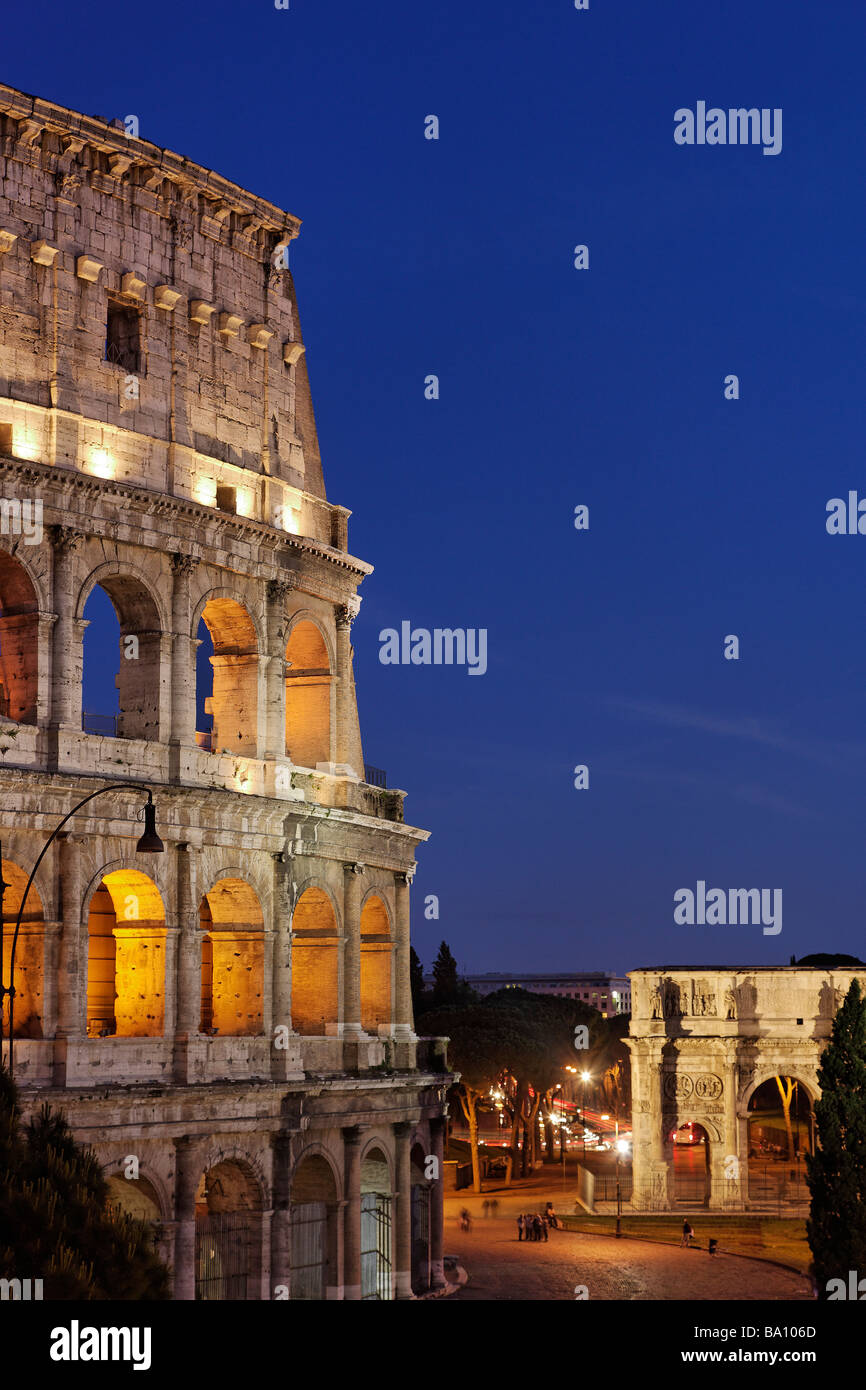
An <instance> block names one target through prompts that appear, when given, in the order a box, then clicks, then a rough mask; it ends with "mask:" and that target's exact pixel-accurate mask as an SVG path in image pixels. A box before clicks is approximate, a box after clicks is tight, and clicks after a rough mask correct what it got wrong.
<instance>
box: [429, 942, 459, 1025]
mask: <svg viewBox="0 0 866 1390" xmlns="http://www.w3.org/2000/svg"><path fill="white" fill-rule="evenodd" d="M458 994H459V980H458V978H457V962H456V960H455V959H454V957H453V956H452V954H451V951H450V949H449V947H448V942H447V941H443V942H442V943H441V945H440V947H439V954H438V956H437V957H436V959H435V960H434V962H433V1000H432V1003H433V1006H434V1008H437V1009H442V1008H445V1007H446V1006H448V1005H450V1004H455V1003H456V1002H457V997H458Z"/></svg>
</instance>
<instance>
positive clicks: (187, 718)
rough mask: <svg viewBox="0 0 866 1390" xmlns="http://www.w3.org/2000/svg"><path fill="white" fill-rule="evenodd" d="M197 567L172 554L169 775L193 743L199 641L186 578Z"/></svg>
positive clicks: (175, 771)
mask: <svg viewBox="0 0 866 1390" xmlns="http://www.w3.org/2000/svg"><path fill="white" fill-rule="evenodd" d="M195 567H196V561H195V560H194V559H193V557H192V556H191V555H181V554H176V555H172V557H171V576H172V589H171V627H172V647H171V743H172V744H173V745H174V749H175V751H174V753H173V758H174V760H175V762H176V764H177V765H176V766H174V767H173V768H172V776H173V777H174V778H175V779H176V778H177V777H178V776H179V773H180V767H179V763H180V757H179V750H180V749H181V748H193V747H195V669H196V651H197V649H198V643H197V641H196V640H195V637H194V636H192V635H191V633H190V623H191V621H192V615H191V613H190V600H189V580H190V575H191V574H192V572H193V570H194V569H195Z"/></svg>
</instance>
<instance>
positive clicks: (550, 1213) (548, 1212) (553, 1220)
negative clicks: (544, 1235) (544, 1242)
mask: <svg viewBox="0 0 866 1390" xmlns="http://www.w3.org/2000/svg"><path fill="white" fill-rule="evenodd" d="M544 1214H545V1216H546V1217H547V1219H548V1221H549V1222H550V1224H551V1226H553V1227H554V1228H557V1227H558V1226H559V1217H558V1216H557V1214H556V1212H555V1211H554V1209H553V1203H552V1202H548V1204H547V1206H546V1207H545V1209H544Z"/></svg>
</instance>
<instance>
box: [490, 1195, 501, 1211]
mask: <svg viewBox="0 0 866 1390" xmlns="http://www.w3.org/2000/svg"><path fill="white" fill-rule="evenodd" d="M490 1215H491V1216H498V1215H499V1198H498V1197H493V1198H491V1201H490Z"/></svg>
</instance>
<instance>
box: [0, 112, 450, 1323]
mask: <svg viewBox="0 0 866 1390" xmlns="http://www.w3.org/2000/svg"><path fill="white" fill-rule="evenodd" d="M0 139H2V184H0V459H2V463H0V468H2V499H3V500H2V535H0V716H2V717H0V785H2V792H3V796H2V814H0V827H2V829H0V834H2V848H3V860H2V864H3V877H4V880H5V883H6V893H5V905H4V923H5V948H6V949H5V966H4V968H5V970H6V971H7V972H8V968H9V949H10V945H11V937H12V930H13V927H14V924H15V922H16V919H17V918H18V916H19V908H20V906H21V903H22V897H23V894H24V891H25V886H26V883H27V880H28V877H29V876H30V874H31V872H32V871H33V870H34V867H35V866H36V865H37V859H38V857H39V855H40V853H41V851H42V849H43V847H44V846H45V845H46V842H47V841H48V839H49V836H51V835H52V832H54V831H55V830H56V829H57V827H58V826H59V825H60V822H61V821H62V820H63V818H64V817H66V816H67V815H68V814H69V813H70V812H71V811H72V809H73V808H74V807H75V806H76V805H77V804H78V803H79V802H81V801H82V800H83V799H84V798H85V797H87V796H89V795H90V793H92V792H95V791H97V790H98V789H99V788H101V787H103V786H106V787H110V786H115V784H117V785H116V786H115V789H114V790H110V791H106V792H105V794H104V795H97V796H95V797H94V798H93V800H91V801H89V802H88V803H87V805H86V806H84V807H82V809H81V810H80V811H78V812H77V813H76V814H74V815H73V816H72V817H71V818H70V819H69V820H68V821H67V822H66V824H65V826H64V827H63V829H62V830H61V832H60V833H59V834H58V835H57V836H56V837H55V838H54V839H53V840H52V841H51V844H50V846H49V848H48V850H47V853H46V854H45V857H44V858H43V859H42V860H41V863H39V865H38V867H37V868H36V872H35V876H34V878H33V884H32V888H31V890H30V893H29V895H28V896H27V900H26V903H25V904H24V911H23V913H22V914H20V915H21V924H20V932H19V936H18V942H17V957H16V963H15V980H14V983H15V987H16V994H15V997H14V1034H15V1041H14V1068H15V1078H16V1081H17V1082H18V1084H19V1086H20V1087H21V1088H22V1097H23V1102H24V1106H25V1109H26V1110H30V1109H32V1108H33V1107H35V1106H37V1105H39V1104H41V1103H42V1102H43V1101H48V1102H50V1103H51V1104H52V1105H55V1106H58V1107H60V1108H62V1109H63V1110H64V1111H65V1113H66V1115H67V1116H68V1118H69V1120H70V1123H71V1124H72V1126H73V1129H74V1131H75V1133H76V1135H77V1136H78V1137H79V1138H80V1139H81V1140H83V1141H86V1142H88V1143H89V1144H91V1145H92V1146H93V1147H94V1148H95V1149H96V1151H97V1153H98V1154H99V1156H100V1160H101V1162H102V1163H103V1165H104V1168H105V1171H106V1174H107V1175H108V1176H109V1179H110V1183H111V1188H112V1191H113V1193H114V1196H115V1198H116V1200H117V1201H118V1202H119V1203H121V1204H123V1205H124V1206H126V1207H127V1208H129V1209H130V1210H133V1211H135V1212H137V1213H139V1214H141V1215H143V1216H145V1217H147V1218H148V1219H149V1220H152V1221H153V1222H154V1223H155V1225H156V1230H157V1238H158V1240H159V1242H160V1247H161V1248H162V1249H163V1250H164V1252H165V1255H166V1257H167V1259H168V1260H169V1261H170V1263H171V1264H172V1266H173V1270H174V1291H175V1297H177V1298H180V1299H192V1298H195V1297H198V1298H204V1299H214V1298H248V1299H252V1298H262V1299H270V1298H283V1297H287V1296H290V1297H293V1298H329V1299H358V1298H377V1297H378V1298H391V1297H397V1298H407V1297H411V1296H412V1294H413V1291H414V1292H415V1293H418V1292H421V1291H423V1290H426V1289H431V1288H436V1287H437V1286H441V1284H442V1199H441V1182H438V1181H436V1173H437V1167H438V1170H439V1171H440V1172H441V1162H442V1150H443V1137H444V1118H443V1116H444V1093H445V1085H446V1081H447V1079H448V1078H447V1074H446V1072H445V1059H444V1052H443V1048H442V1045H441V1042H439V1041H438V1040H419V1039H418V1038H417V1037H416V1035H415V1033H414V1029H413V1019H412V1008H411V995H410V988H409V949H410V948H409V893H410V883H411V880H412V876H413V872H414V865H415V854H416V849H417V846H418V845H419V844H421V843H423V841H424V840H425V839H426V833H425V832H424V831H421V830H417V829H414V828H413V827H411V826H409V825H407V824H406V823H405V821H404V817H403V800H404V793H403V792H401V791H394V790H388V789H386V788H385V787H384V786H383V785H381V782H382V780H383V779H382V778H381V777H379V776H377V775H376V774H375V773H374V772H372V771H368V770H366V769H365V766H364V759H363V752H362V746H361V735H360V729H359V723H358V715H357V706H356V699H355V688H354V681H353V675H352V649H351V645H350V632H351V626H352V622H353V619H354V618H355V616H356V614H357V612H358V606H359V599H358V597H357V590H358V587H359V585H360V583H361V581H362V580H363V579H364V578H365V576H366V575H367V574H369V573H370V568H371V567H370V566H369V565H367V564H365V563H363V562H362V561H360V560H358V559H355V558H354V557H353V556H352V554H351V553H350V551H349V548H348V538H347V523H348V518H349V512H348V511H347V510H346V509H345V508H343V507H340V506H336V505H334V504H333V503H330V502H329V501H328V500H327V497H326V493H325V487H324V482H323V476H322V465H321V459H320V456H319V449H318V444H317V438H316V428H315V423H314V417H313V410H312V404H311V399H310V387H309V381H308V376H307V368H306V360H305V354H304V344H303V339H302V337H301V329H300V323H299V319H298V307H297V301H296V298H295V290H294V285H293V281H292V276H291V274H290V273H289V270H288V268H287V267H288V254H287V252H288V246H289V243H290V242H291V241H292V239H293V238H295V237H296V236H297V234H298V229H299V223H298V221H297V219H295V218H294V217H291V216H289V215H287V214H286V213H284V212H282V211H281V210H280V209H278V208H277V207H274V206H273V205H271V204H270V203H267V202H264V201H263V200H262V199H260V198H258V197H255V196H254V195H252V194H250V193H247V192H245V191H244V190H243V189H241V188H238V187H237V186H236V185H234V184H232V183H229V182H228V181H227V180H226V179H223V178H221V177H220V176H219V175H218V174H215V173H213V172H212V171H210V170H208V169H204V168H200V167H198V166H197V165H195V164H192V163H191V162H190V161H189V160H188V159H185V158H182V157H180V156H178V155H175V154H172V153H170V152H169V151H167V150H163V149H160V148H158V147H156V146H154V145H152V144H149V143H148V142H147V141H145V140H142V139H138V138H131V137H129V136H127V134H126V133H125V130H124V127H123V124H122V122H120V121H114V122H107V121H103V120H100V119H98V118H90V117H86V116H82V115H79V114H77V113H75V112H72V111H68V110H65V109H63V108H61V107H58V106H55V105H53V104H52V103H50V102H47V101H41V100H38V99H33V98H31V97H29V96H25V95H23V94H22V93H20V92H17V91H13V90H11V89H9V88H5V87H0ZM97 587H99V588H101V589H102V590H103V591H104V593H105V594H106V595H107V596H108V598H109V599H110V601H111V604H112V605H113V608H114V611H115V613H116V615H117V619H118V622H119V626H120V648H119V654H118V676H117V690H118V703H119V713H118V714H116V715H111V716H109V717H107V718H103V719H101V720H100V719H96V718H94V717H93V716H92V715H91V714H90V713H89V712H88V711H86V710H84V711H83V710H82V679H83V659H84V658H83V653H84V649H85V643H84V633H85V629H86V627H87V619H86V618H85V616H84V610H85V605H86V603H87V601H88V598H89V596H90V595H91V593H92V592H93V591H94V589H96V588H97ZM201 624H204V627H202V626H201ZM203 639H204V640H206V641H209V642H210V643H212V647H213V654H212V656H211V658H210V669H209V671H208V673H207V680H208V681H209V687H208V689H207V693H206V695H205V696H204V699H202V690H201V688H200V682H201V679H202V677H201V673H200V671H199V675H198V680H199V689H198V700H199V703H198V706H197V651H198V648H199V645H200V642H201V641H202V640H203ZM205 665H207V663H205ZM197 707H198V708H199V709H201V708H204V709H205V710H206V711H207V718H205V719H202V718H201V716H199V718H198V719H197V715H196V711H197ZM200 724H202V725H205V727H203V728H200V727H198V725H200ZM146 789H149V790H150V792H151V793H152V795H153V799H154V802H155V805H156V828H157V831H158V834H159V836H160V837H161V839H162V841H163V842H164V852H162V853H150V852H139V851H138V850H137V844H138V840H139V837H140V835H141V832H142V824H141V814H142V808H143V806H144V802H145V799H146V796H147V790H146ZM8 1006H9V1001H8V1000H7V1001H6V1027H5V1028H4V1039H5V1037H6V1036H7V1034H8ZM4 1051H5V1053H6V1055H7V1056H8V1052H9V1045H8V1042H5V1041H4ZM433 1159H436V1160H438V1164H437V1163H435V1162H431V1160H433Z"/></svg>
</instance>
